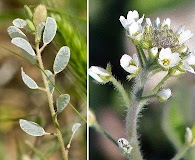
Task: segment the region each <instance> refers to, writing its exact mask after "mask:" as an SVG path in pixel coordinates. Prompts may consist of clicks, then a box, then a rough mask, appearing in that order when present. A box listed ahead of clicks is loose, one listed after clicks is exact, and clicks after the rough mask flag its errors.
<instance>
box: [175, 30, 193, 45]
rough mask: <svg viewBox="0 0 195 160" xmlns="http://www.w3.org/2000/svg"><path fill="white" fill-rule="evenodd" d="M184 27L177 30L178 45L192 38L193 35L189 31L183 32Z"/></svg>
mask: <svg viewBox="0 0 195 160" xmlns="http://www.w3.org/2000/svg"><path fill="white" fill-rule="evenodd" d="M184 29H185V26H180V27H179V28H178V30H177V34H179V43H180V44H183V43H184V42H185V41H187V40H189V39H190V38H192V36H193V35H194V34H192V33H191V31H190V30H186V31H184Z"/></svg>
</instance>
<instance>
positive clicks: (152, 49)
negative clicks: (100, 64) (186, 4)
mask: <svg viewBox="0 0 195 160" xmlns="http://www.w3.org/2000/svg"><path fill="white" fill-rule="evenodd" d="M119 20H120V22H121V24H122V26H123V27H124V28H125V30H126V31H127V35H128V36H129V37H130V39H131V40H132V41H133V42H134V44H135V45H136V46H137V47H139V48H140V49H141V50H142V51H143V53H142V54H144V55H142V56H143V57H145V59H143V60H142V62H143V61H144V60H145V61H146V62H145V63H147V64H146V65H147V66H151V65H155V64H158V66H159V67H160V68H161V69H162V70H166V71H170V74H172V75H180V74H182V73H185V72H186V71H189V72H192V73H195V72H194V69H193V68H192V66H194V65H195V54H194V53H191V52H189V49H188V47H187V46H185V44H184V42H185V41H187V40H189V39H190V38H191V37H192V36H193V34H192V33H191V31H190V30H186V31H185V30H184V28H185V27H184V26H180V27H179V28H178V30H177V31H176V32H174V31H173V30H172V29H171V27H170V25H171V20H170V19H169V18H167V19H164V20H163V22H162V23H161V22H160V18H157V19H156V20H155V21H154V22H151V20H150V19H149V18H146V22H145V24H144V25H142V23H143V20H144V15H143V16H142V17H141V18H139V14H138V12H137V11H129V12H128V14H127V18H125V17H124V16H120V18H119ZM124 57H126V58H124ZM132 59H133V60H134V62H135V63H132ZM151 59H153V61H151ZM154 59H155V60H154ZM151 62H152V63H151ZM138 64H139V62H137V58H136V56H135V55H133V58H131V57H130V56H127V55H123V56H122V58H121V66H122V67H123V68H124V69H125V70H126V71H127V72H129V73H131V74H132V73H133V74H136V73H137V70H139V68H138ZM127 66H128V67H127ZM135 67H136V69H135Z"/></svg>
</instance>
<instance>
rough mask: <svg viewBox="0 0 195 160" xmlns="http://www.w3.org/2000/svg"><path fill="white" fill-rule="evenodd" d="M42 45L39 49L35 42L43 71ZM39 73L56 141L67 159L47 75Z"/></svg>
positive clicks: (65, 159)
mask: <svg viewBox="0 0 195 160" xmlns="http://www.w3.org/2000/svg"><path fill="white" fill-rule="evenodd" d="M44 47H45V46H43V47H42V48H41V49H39V43H36V52H37V60H38V63H39V66H40V68H41V70H43V71H44V66H43V61H42V58H41V51H42V50H43V49H44ZM41 75H42V79H43V83H44V86H45V90H46V94H47V99H48V103H49V109H50V112H51V116H52V120H53V123H54V126H55V129H56V133H57V138H58V141H59V143H60V147H61V151H62V156H63V160H68V156H67V152H66V149H65V146H64V141H63V138H62V133H61V131H60V129H59V123H58V120H57V116H54V115H55V110H54V106H53V96H52V94H51V93H50V89H49V84H48V81H47V77H46V76H45V74H44V73H43V72H41Z"/></svg>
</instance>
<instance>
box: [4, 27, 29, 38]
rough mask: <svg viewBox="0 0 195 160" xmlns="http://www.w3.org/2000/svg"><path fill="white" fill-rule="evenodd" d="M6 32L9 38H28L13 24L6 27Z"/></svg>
mask: <svg viewBox="0 0 195 160" xmlns="http://www.w3.org/2000/svg"><path fill="white" fill-rule="evenodd" d="M7 32H8V34H9V36H10V37H11V38H16V37H21V38H24V39H26V40H28V39H27V37H26V35H25V34H24V33H23V32H22V31H21V30H20V29H19V28H17V27H15V26H10V27H8V29H7Z"/></svg>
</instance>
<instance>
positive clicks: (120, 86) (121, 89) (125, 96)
mask: <svg viewBox="0 0 195 160" xmlns="http://www.w3.org/2000/svg"><path fill="white" fill-rule="evenodd" d="M110 81H111V82H112V84H113V85H114V86H115V87H116V88H117V90H118V91H119V92H120V94H121V96H122V98H123V102H124V103H125V105H126V107H127V108H128V107H129V106H130V99H129V97H128V95H127V93H126V91H125V90H124V88H123V86H122V84H121V83H120V82H119V81H117V80H116V79H115V78H114V77H113V76H112V77H111V79H110Z"/></svg>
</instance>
